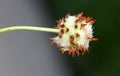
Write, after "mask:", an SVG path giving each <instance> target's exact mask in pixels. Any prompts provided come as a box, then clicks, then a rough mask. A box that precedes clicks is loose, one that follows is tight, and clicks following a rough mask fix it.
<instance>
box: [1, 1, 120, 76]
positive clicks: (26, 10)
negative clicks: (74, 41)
mask: <svg viewBox="0 0 120 76" xmlns="http://www.w3.org/2000/svg"><path fill="white" fill-rule="evenodd" d="M80 12H84V15H85V16H91V17H93V18H94V19H96V22H95V24H94V27H95V28H94V36H95V37H97V38H98V39H99V40H98V41H97V42H91V43H90V52H89V54H88V53H86V54H85V55H84V56H79V57H77V56H76V57H74V58H73V57H71V56H68V55H67V54H64V55H61V52H60V51H59V50H58V49H57V47H56V45H53V46H52V45H51V44H50V42H51V40H50V38H52V37H54V36H56V34H51V33H44V32H35V31H13V32H9V33H0V76H119V75H120V72H119V71H120V66H119V64H120V59H119V58H120V43H119V42H120V41H119V39H120V34H119V33H120V32H119V28H120V23H119V21H120V16H119V13H120V1H119V0H100V1H98V0H48V1H47V0H0V28H2V27H7V26H13V25H30V26H43V27H51V28H52V27H55V26H56V25H57V23H56V20H58V19H59V18H62V17H64V16H65V15H66V14H67V13H71V15H75V14H78V13H80Z"/></svg>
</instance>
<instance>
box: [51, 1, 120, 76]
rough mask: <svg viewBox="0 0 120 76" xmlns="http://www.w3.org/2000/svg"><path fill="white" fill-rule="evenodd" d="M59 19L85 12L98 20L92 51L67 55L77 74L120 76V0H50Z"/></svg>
mask: <svg viewBox="0 0 120 76" xmlns="http://www.w3.org/2000/svg"><path fill="white" fill-rule="evenodd" d="M49 3H50V4H51V6H52V9H53V11H54V13H55V18H56V19H58V18H61V17H64V16H65V14H66V13H69V12H70V13H71V15H74V14H77V13H80V12H84V15H85V16H91V17H93V18H94V19H96V22H95V24H94V27H95V28H94V36H95V37H98V39H99V40H98V41H97V42H91V43H90V53H89V54H85V56H79V57H75V58H71V57H68V56H67V55H66V56H65V57H66V58H67V59H66V60H67V61H68V62H69V63H70V66H72V68H73V69H74V73H75V74H74V75H75V76H120V30H119V29H120V15H119V14H120V0H50V1H49Z"/></svg>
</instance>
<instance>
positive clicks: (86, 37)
mask: <svg viewBox="0 0 120 76" xmlns="http://www.w3.org/2000/svg"><path fill="white" fill-rule="evenodd" d="M94 22H95V20H93V19H92V18H91V17H84V16H83V12H82V13H79V14H77V15H75V16H70V14H67V15H66V17H65V18H62V19H59V20H58V21H57V23H58V25H57V27H56V28H57V29H59V30H60V33H59V34H58V36H56V37H54V38H52V42H51V43H52V44H54V43H56V44H57V46H58V48H59V49H60V50H61V52H62V53H64V52H68V54H69V55H72V56H74V55H75V54H76V55H78V56H79V55H80V54H82V55H84V53H85V52H89V43H90V41H95V40H97V38H93V28H92V24H93V23H94Z"/></svg>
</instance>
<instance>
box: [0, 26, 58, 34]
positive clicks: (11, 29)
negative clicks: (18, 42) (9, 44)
mask: <svg viewBox="0 0 120 76" xmlns="http://www.w3.org/2000/svg"><path fill="white" fill-rule="evenodd" d="M14 30H33V31H43V32H51V33H59V32H60V30H59V29H54V28H44V27H36V26H11V27H6V28H1V29H0V32H9V31H14Z"/></svg>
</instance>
